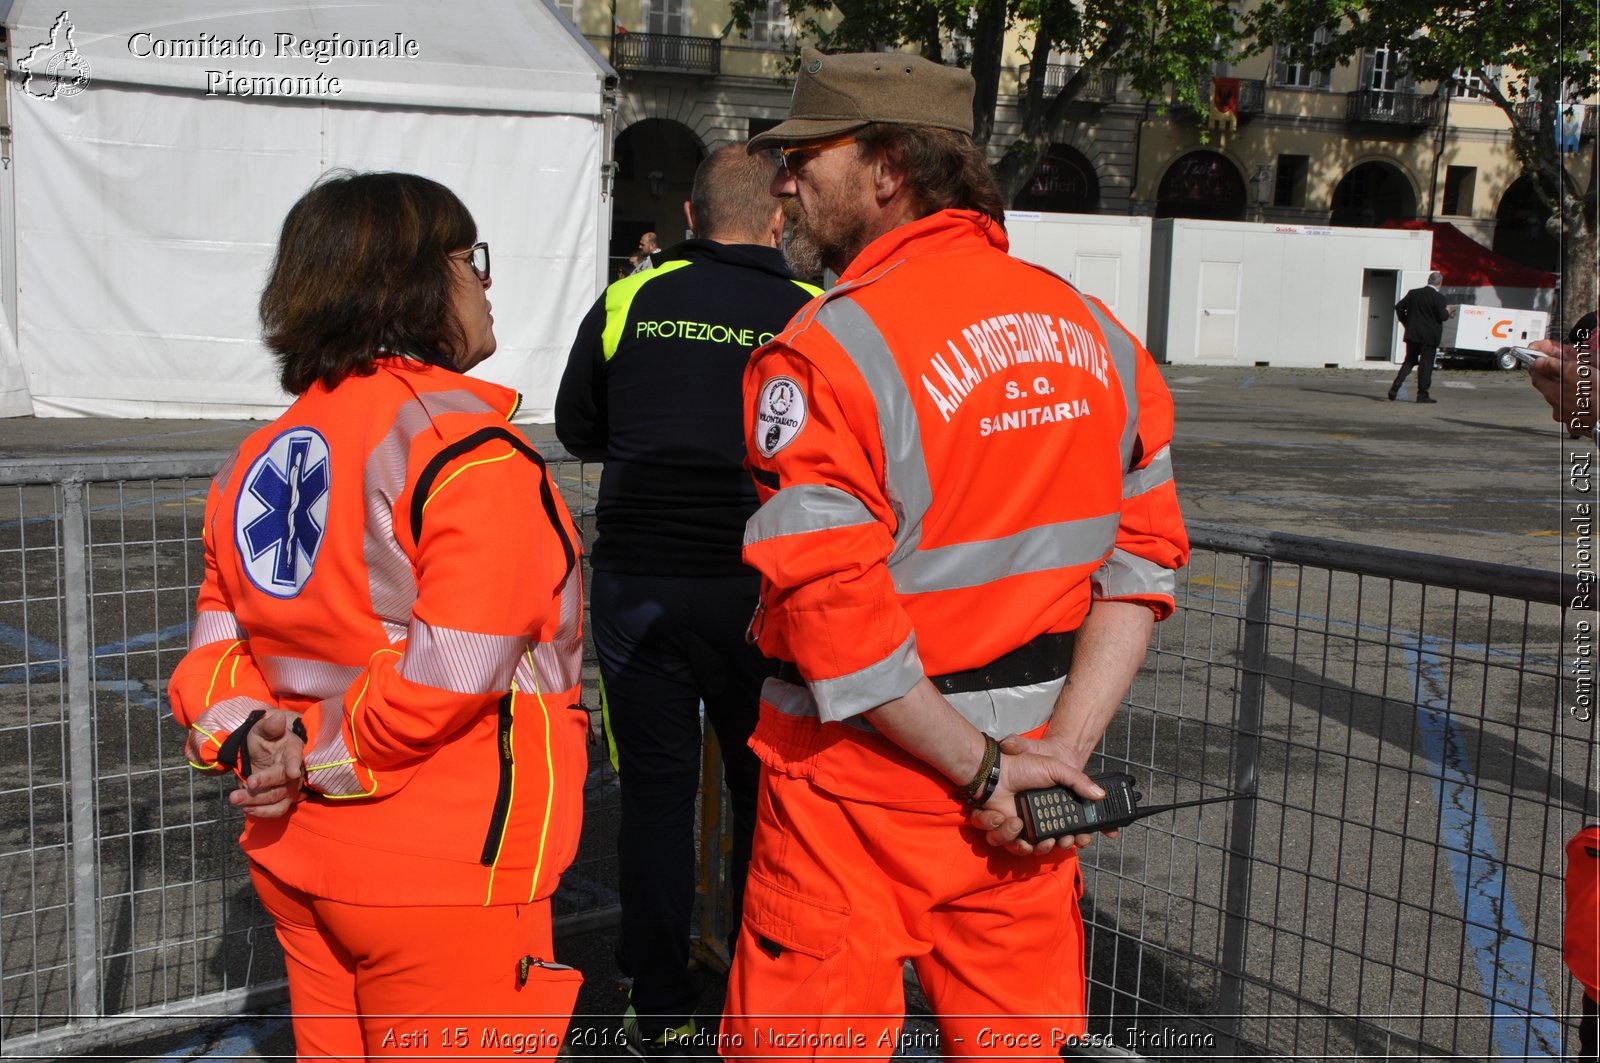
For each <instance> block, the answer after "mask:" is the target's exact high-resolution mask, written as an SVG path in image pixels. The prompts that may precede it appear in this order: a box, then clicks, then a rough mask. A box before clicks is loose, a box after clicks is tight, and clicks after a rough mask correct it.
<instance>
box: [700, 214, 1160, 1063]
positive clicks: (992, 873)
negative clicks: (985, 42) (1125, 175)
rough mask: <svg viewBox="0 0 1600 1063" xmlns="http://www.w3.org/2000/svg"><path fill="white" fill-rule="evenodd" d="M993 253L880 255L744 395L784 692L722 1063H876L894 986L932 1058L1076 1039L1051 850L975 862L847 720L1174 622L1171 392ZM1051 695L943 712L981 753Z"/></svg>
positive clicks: (959, 221) (944, 787)
mask: <svg viewBox="0 0 1600 1063" xmlns="http://www.w3.org/2000/svg"><path fill="white" fill-rule="evenodd" d="M1006 249H1007V242H1006V238H1005V234H1004V233H1003V232H1002V231H1000V229H999V228H998V227H997V226H995V225H993V224H992V223H990V222H989V221H988V220H987V219H985V218H983V217H982V216H981V215H978V214H975V213H972V212H966V211H942V212H939V213H936V214H933V215H931V216H929V217H926V218H923V219H921V220H919V221H916V222H913V223H910V224H907V225H903V226H901V227H899V228H897V229H894V230H893V231H891V232H889V233H887V234H885V235H883V236H881V237H879V238H878V239H877V240H876V241H874V242H873V243H872V244H870V245H869V246H868V247H867V248H866V249H865V250H864V251H863V252H862V253H861V254H860V255H859V256H858V257H857V258H856V260H855V261H854V262H853V263H852V264H851V265H850V267H849V269H848V270H847V271H846V273H845V274H844V275H843V276H842V277H841V278H840V281H839V284H838V286H837V287H835V288H834V289H833V290H832V291H830V292H829V293H828V294H827V295H825V296H823V297H821V298H819V299H817V300H814V301H813V302H812V303H810V304H809V305H808V306H807V307H806V308H805V309H804V310H802V311H801V312H800V314H799V315H797V317H796V318H795V320H794V321H792V322H791V323H790V326H789V328H788V329H786V330H785V331H784V333H782V334H781V335H780V336H778V337H777V338H776V339H774V340H773V341H772V342H771V343H770V344H768V345H766V346H765V347H763V348H761V349H760V350H758V351H757V352H756V353H755V355H754V356H753V357H752V360H751V364H750V366H749V368H748V370H747V371H746V375H745V402H746V429H747V433H748V438H747V443H748V449H749V459H750V464H751V468H752V471H753V473H754V475H755V478H756V482H757V486H758V489H759V491H760V494H761V498H762V502H763V505H762V508H761V510H760V511H759V512H758V513H757V514H756V516H755V517H754V518H752V520H751V521H750V524H749V526H748V528H747V530H746V535H745V550H744V556H745V560H746V562H747V563H748V564H750V565H752V566H754V567H755V568H757V569H758V570H759V571H760V572H761V574H762V577H763V586H762V603H763V608H762V611H761V612H759V613H758V614H757V616H756V618H755V621H754V623H753V625H752V630H753V632H754V633H755V634H756V636H757V637H758V640H759V645H760V647H761V649H762V651H763V652H765V653H766V654H768V655H769V656H772V657H776V658H779V659H781V660H784V661H787V662H791V666H790V670H789V671H788V673H787V675H784V674H780V677H779V679H777V680H771V681H769V682H768V684H767V687H766V690H765V691H764V697H763V704H762V715H761V721H760V724H759V725H758V727H757V730H756V733H755V737H754V739H753V740H752V746H753V747H754V748H755V750H756V752H757V754H758V755H759V756H760V757H761V758H762V761H763V763H764V764H765V766H766V769H767V770H766V771H765V772H764V774H763V780H762V784H763V785H762V795H761V800H760V803H759V807H758V815H759V817H760V818H759V820H758V826H757V833H756V841H755V856H754V862H753V864H752V867H751V871H750V882H749V887H748V892H747V894H746V899H745V909H744V911H745V921H744V927H743V931H742V936H741V939H740V943H739V946H738V951H737V955H736V961H735V967H734V972H733V976H732V980H731V982H730V986H729V996H728V1006H727V1009H726V1018H725V1020H724V1024H723V1028H722V1034H723V1038H724V1040H723V1046H722V1047H723V1051H724V1052H725V1053H726V1054H727V1055H728V1056H729V1057H730V1058H754V1057H759V1056H763V1055H769V1054H778V1055H793V1056H799V1057H808V1056H811V1055H816V1054H822V1055H827V1054H830V1053H833V1054H838V1053H841V1052H843V1053H848V1054H850V1055H852V1056H853V1057H856V1058H885V1059H886V1058H888V1057H889V1056H890V1055H891V1054H892V1052H893V1049H894V1035H895V1034H897V1032H898V1029H899V1026H900V1022H901V1017H902V1013H903V1010H904V1001H903V998H902V995H901V990H900V966H901V963H902V962H903V961H905V960H908V959H909V960H910V961H911V962H912V963H913V964H914V965H915V967H916V970H917V973H918V975H919V977H920V979H921V984H922V986H923V989H924V991H925V992H926V993H927V994H928V996H929V999H930V1002H931V1003H932V1004H933V1006H934V1009H935V1011H936V1012H938V1014H939V1016H940V1019H939V1023H940V1029H941V1033H942V1035H943V1051H944V1053H945V1055H946V1056H952V1055H967V1054H975V1055H984V1056H992V1055H997V1054H998V1055H1006V1054H1012V1055H1023V1056H1028V1055H1031V1056H1038V1055H1040V1054H1045V1055H1053V1054H1055V1053H1056V1052H1058V1051H1059V1050H1060V1048H1061V1046H1062V1044H1063V1042H1064V1041H1065V1039H1066V1038H1068V1037H1071V1036H1074V1035H1078V1034H1081V1033H1082V1032H1083V1031H1084V1014H1083V1013H1084V972H1083V936H1082V922H1081V917H1080V915H1079V912H1078V899H1079V895H1080V893H1081V881H1080V878H1079V875H1078V868H1077V859H1076V857H1075V855H1074V854H1073V852H1072V850H1071V848H1070V847H1068V848H1058V849H1057V850H1056V851H1055V852H1053V853H1051V854H1049V855H1046V856H1043V857H1040V856H1028V857H1017V856H1012V855H1011V854H1008V853H1006V852H1004V851H1001V850H997V849H992V848H990V847H989V846H988V845H987V844H986V843H985V842H984V840H983V838H982V835H981V833H980V832H978V831H976V830H975V829H974V828H972V827H971V826H970V825H968V820H967V810H966V809H965V808H964V806H963V805H962V803H961V802H960V801H958V800H957V799H956V797H955V796H953V794H952V789H953V787H952V785H951V783H950V782H949V780H947V779H945V778H944V777H943V776H942V775H940V774H939V773H938V772H936V771H934V770H933V769H931V768H930V767H929V766H928V765H927V764H925V763H923V762H922V761H920V760H919V759H917V758H915V757H913V756H911V755H910V754H908V753H906V752H904V751H903V750H901V749H900V748H899V747H898V746H897V745H895V744H894V743H892V742H890V741H889V740H888V739H886V738H885V737H883V736H882V735H879V734H877V733H876V732H875V731H874V730H873V729H872V728H871V726H870V724H868V723H867V722H866V721H865V720H863V719H862V718H861V714H862V713H864V712H866V711H868V710H870V709H872V708H875V707H876V706H878V705H881V704H884V703H885V702H888V701H891V700H893V699H895V698H898V697H900V696H902V695H904V694H905V693H906V692H907V691H908V690H910V688H911V687H912V686H913V685H914V684H916V683H917V682H918V681H919V680H921V678H922V677H923V676H924V675H928V676H947V675H949V674H950V673H962V672H967V671H968V670H973V669H978V670H980V671H979V674H980V675H982V669H983V668H984V667H985V666H986V665H988V664H990V663H991V662H998V659H1000V658H1003V657H1005V656H1006V655H1007V654H1010V653H1012V652H1013V651H1018V650H1019V648H1027V647H1030V646H1036V645H1038V643H1036V642H1035V640H1037V639H1039V637H1040V636H1045V635H1049V634H1051V633H1059V632H1070V631H1073V630H1074V629H1076V628H1077V627H1078V625H1079V624H1080V623H1081V622H1082V621H1083V619H1084V617H1085V616H1086V615H1087V613H1088V612H1089V609H1090V607H1091V604H1092V603H1093V602H1094V601H1105V600H1115V601H1123V602H1136V603H1141V604H1144V605H1147V606H1149V607H1150V608H1151V609H1152V610H1153V611H1154V612H1155V613H1156V615H1157V617H1158V618H1160V617H1164V616H1165V615H1167V614H1168V613H1169V612H1170V611H1171V609H1172V606H1173V601H1172V592H1173V586H1174V575H1173V572H1174V570H1175V569H1176V568H1178V567H1179V566H1181V565H1182V564H1183V563H1184V562H1185V561H1186V560H1187V556H1188V540H1187V536H1186V535H1185V533H1184V529H1183V523H1182V519H1181V517H1180V515H1179V512H1178V505H1177V496H1176V492H1175V489H1174V487H1173V483H1172V473H1171V464H1170V459H1169V453H1168V444H1169V441H1170V437H1171V433H1172V404H1171V399H1170V396H1169V395H1168V393H1167V390H1166V387H1165V385H1164V384H1163V382H1162V380H1161V378H1160V376H1159V374H1158V372H1157V370H1156V367H1155V365H1154V363H1153V361H1152V359H1151V358H1150V356H1149V354H1148V353H1147V352H1146V351H1145V350H1144V349H1143V348H1142V347H1141V346H1140V345H1139V344H1138V343H1137V341H1135V340H1134V339H1133V338H1132V336H1130V335H1129V334H1128V333H1127V332H1126V331H1125V330H1124V329H1122V327H1121V326H1120V325H1118V324H1117V323H1116V322H1115V320H1114V319H1113V318H1112V317H1111V315H1110V314H1109V313H1108V312H1107V311H1106V310H1105V309H1104V307H1102V306H1100V305H1099V304H1098V303H1095V302H1094V301H1092V300H1088V299H1085V298H1083V297H1081V296H1080V295H1079V294H1078V293H1077V292H1076V291H1075V290H1073V289H1072V288H1071V287H1070V286H1069V285H1067V284H1065V283H1064V282H1062V281H1061V280H1059V279H1058V278H1056V277H1054V276H1052V275H1050V274H1049V273H1047V272H1045V271H1043V270H1040V269H1038V268H1036V267H1033V266H1029V265H1027V264H1025V263H1022V262H1019V261H1017V260H1016V259H1013V258H1011V257H1010V256H1009V255H1008V254H1006ZM1064 674H1065V664H1064V662H1063V663H1062V664H1061V667H1060V668H1059V669H1058V670H1056V671H1054V672H1052V673H1051V676H1052V678H1053V681H1051V682H1033V683H1027V682H1019V683H1016V684H1015V685H1007V684H1006V683H1000V684H999V688H991V689H979V690H975V691H974V690H967V691H964V692H956V693H950V694H948V698H949V700H950V702H951V704H952V705H953V706H954V707H955V708H956V709H957V711H959V712H960V713H961V714H962V715H963V716H965V717H966V718H967V719H968V720H969V722H972V723H973V724H974V726H976V727H977V728H978V729H979V730H982V731H985V732H987V733H989V734H990V735H992V736H993V737H996V738H1000V737H1003V736H1006V735H1009V734H1030V735H1036V734H1038V733H1039V732H1040V731H1041V730H1042V728H1043V726H1044V724H1045V723H1046V722H1047V721H1048V719H1049V716H1050V712H1051V708H1052V706H1053V705H1054V702H1055V696H1056V693H1057V692H1058V691H1059V690H1060V688H1061V682H1062V681H1061V679H1060V678H1059V677H1060V676H1062V675H1064ZM968 678H969V679H970V678H971V677H970V676H969V677H968Z"/></svg>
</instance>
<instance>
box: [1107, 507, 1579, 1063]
mask: <svg viewBox="0 0 1600 1063" xmlns="http://www.w3.org/2000/svg"><path fill="white" fill-rule="evenodd" d="M1191 535H1192V537H1193V538H1194V540H1195V543H1196V545H1197V549H1196V551H1195V556H1194V558H1193V559H1192V561H1191V563H1190V565H1189V567H1188V569H1187V570H1186V571H1185V572H1184V573H1183V574H1182V575H1181V576H1180V589H1179V602H1178V610H1177V613H1176V614H1175V615H1174V616H1173V617H1172V618H1170V619H1169V620H1168V621H1167V622H1165V623H1163V624H1160V625H1158V626H1157V628H1156V632H1155V635H1154V639H1153V643H1152V650H1151V654H1150V657H1149V660H1148V661H1147V664H1146V667H1145V669H1144V670H1143V672H1142V673H1141V674H1140V676H1139V678H1138V680H1137V681H1136V683H1135V685H1134V689H1133V691H1132V693H1131V694H1130V698H1129V707H1127V708H1125V709H1124V711H1123V712H1122V713H1120V714H1119V715H1118V717H1117V719H1116V721H1115V722H1114V723H1113V725H1112V727H1111V729H1110V731H1109V732H1108V733H1107V735H1106V738H1105V741H1104V743H1103V744H1102V747H1101V753H1102V755H1103V756H1104V757H1105V758H1106V761H1107V762H1108V765H1110V766H1118V767H1120V766H1127V767H1128V769H1129V770H1131V771H1132V772H1133V773H1134V774H1135V775H1136V776H1137V777H1139V778H1141V780H1143V779H1149V780H1150V784H1149V785H1147V786H1142V787H1141V789H1143V790H1144V791H1145V793H1146V796H1147V800H1148V801H1150V802H1151V803H1160V802H1168V801H1181V800H1187V799H1192V798H1196V797H1201V796H1211V795H1218V794H1223V793H1229V792H1233V793H1249V794H1254V795H1255V797H1254V799H1253V800H1248V801H1237V802H1233V803H1231V804H1214V805H1209V806H1206V807H1203V808H1198V809H1193V810H1189V811H1181V812H1175V813H1172V814H1171V815H1170V816H1163V817H1160V818H1157V819H1152V820H1146V821H1144V822H1143V823H1141V824H1138V825H1135V826H1133V827H1130V828H1128V829H1127V830H1125V831H1124V832H1123V837H1122V839H1121V840H1120V841H1118V842H1112V843H1099V844H1097V845H1095V846H1094V847H1093V848H1091V849H1090V850H1088V851H1087V852H1086V854H1085V873H1084V878H1085V896H1086V898H1087V902H1088V906H1089V907H1090V908H1091V909H1092V910H1090V911H1087V912H1086V918H1087V919H1088V920H1089V922H1090V923H1091V927H1090V930H1089V936H1090V964H1089V966H1090V976H1091V992H1090V1008H1089V1011H1090V1014H1091V1016H1104V1017H1108V1020H1101V1021H1102V1022H1107V1021H1108V1024H1107V1025H1106V1026H1102V1027H1101V1028H1102V1029H1108V1030H1109V1032H1110V1033H1111V1034H1112V1035H1113V1036H1114V1037H1115V1038H1116V1043H1117V1044H1118V1045H1120V1046H1121V1047H1123V1048H1127V1049H1132V1050H1133V1051H1136V1052H1139V1053H1140V1054H1142V1055H1145V1056H1150V1057H1162V1058H1216V1057H1227V1058H1241V1057H1247V1056H1254V1055H1262V1056H1268V1057H1273V1058H1295V1059H1307V1058H1315V1059H1372V1058H1404V1059H1419V1058H1420V1059H1474V1060H1483V1059H1490V1058H1495V1059H1559V1058H1561V1056H1562V1041H1563V1037H1564V1035H1565V1030H1564V1029H1563V1026H1564V1025H1571V1024H1570V1023H1566V1022H1565V1015H1566V1014H1568V1013H1571V1012H1572V1011H1574V1010H1575V1004H1576V1001H1577V999H1578V998H1577V996H1576V995H1575V994H1574V991H1573V989H1572V988H1571V986H1572V981H1571V979H1570V978H1569V977H1568V975H1567V972H1566V970H1565V969H1564V967H1563V965H1562V960H1561V951H1560V944H1561V925H1562V914H1563V911H1562V909H1563V892H1562V878H1563V862H1564V856H1563V845H1564V843H1565V841H1566V839H1567V837H1568V836H1569V835H1571V834H1572V833H1573V831H1574V830H1575V829H1576V828H1577V826H1578V825H1580V823H1581V821H1582V819H1583V817H1584V816H1585V815H1588V816H1589V817H1590V818H1593V815H1594V807H1595V805H1594V802H1595V797H1594V794H1595V783H1596V778H1595V774H1596V772H1595V762H1594V752H1593V750H1594V746H1593V737H1594V734H1593V728H1594V724H1593V722H1592V721H1591V720H1579V719H1578V718H1577V717H1576V716H1575V715H1574V714H1572V713H1571V712H1569V708H1571V707H1573V706H1575V705H1578V704H1579V703H1580V699H1578V698H1577V697H1576V695H1575V691H1574V689H1573V687H1574V678H1573V675H1572V672H1573V671H1574V669H1570V668H1567V667H1566V664H1567V663H1570V662H1565V661H1564V658H1563V627H1564V618H1563V609H1562V606H1563V603H1564V601H1566V600H1569V599H1563V596H1562V595H1563V590H1562V587H1561V586H1560V580H1559V578H1558V577H1557V576H1554V575H1549V574H1545V573H1540V572H1533V571H1529V570H1525V569H1514V568H1507V567H1504V566H1497V565H1482V564H1474V563H1468V562H1461V561H1454V560H1451V559H1447V558H1436V557H1432V556H1429V555H1422V554H1414V553H1406V552H1401V551H1394V550H1381V549H1375V548H1368V547H1357V546H1352V545H1349V544H1344V543H1336V542H1329V541H1327V540H1317V539H1309V538H1303V537H1298V536H1291V535H1269V534H1252V533H1246V532H1242V531H1240V530H1238V529H1228V528H1223V527H1220V526H1215V525H1195V526H1192V527H1191ZM1585 715H1586V714H1585ZM1094 1021H1095V1020H1091V1023H1092V1025H1091V1029H1094V1028H1095V1026H1094V1025H1093V1022H1094Z"/></svg>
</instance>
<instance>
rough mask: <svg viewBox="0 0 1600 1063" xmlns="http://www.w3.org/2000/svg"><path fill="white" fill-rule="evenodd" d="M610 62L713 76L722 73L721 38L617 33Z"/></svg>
mask: <svg viewBox="0 0 1600 1063" xmlns="http://www.w3.org/2000/svg"><path fill="white" fill-rule="evenodd" d="M611 65H612V66H614V67H616V68H617V69H618V70H651V71H657V72H666V73H672V74H699V75H702V76H704V77H716V76H717V75H718V74H720V73H722V39H721V38H720V37H682V36H679V35H677V34H675V33H619V34H618V35H617V36H616V37H615V38H613V40H612V46H611Z"/></svg>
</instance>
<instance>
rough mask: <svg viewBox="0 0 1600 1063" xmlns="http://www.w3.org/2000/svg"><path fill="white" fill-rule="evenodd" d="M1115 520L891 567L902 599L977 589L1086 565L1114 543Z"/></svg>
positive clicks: (928, 554)
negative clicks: (1012, 578) (1003, 581)
mask: <svg viewBox="0 0 1600 1063" xmlns="http://www.w3.org/2000/svg"><path fill="white" fill-rule="evenodd" d="M1120 520H1121V517H1120V514H1117V513H1110V514H1107V515H1106V516H1103V517H1085V518H1083V519H1082V520H1068V521H1062V522H1061V523H1059V524H1040V525H1037V526H1035V527H1032V528H1024V529H1023V530H1022V531H1019V532H1014V533H1012V534H1011V535H1007V536H1004V537H1003V538H999V539H983V540H980V541H978V542H971V543H952V544H951V545H949V546H940V547H927V548H924V549H922V550H918V551H917V552H916V553H915V554H912V555H911V556H910V557H907V558H905V559H904V560H902V561H900V562H899V563H897V564H895V565H893V566H892V568H891V571H892V572H893V574H894V585H895V589H896V590H898V591H899V592H900V593H902V594H925V593H927V592H929V591H950V590H959V589H961V588H963V587H981V586H983V585H984V584H987V583H994V582H995V581H997V580H1002V579H1006V578H1007V577H1010V576H1020V575H1024V574H1026V573H1029V572H1048V571H1050V570H1052V569H1058V568H1071V567H1072V566H1074V565H1092V564H1094V563H1095V562H1097V561H1099V560H1100V559H1101V558H1103V557H1105V556H1106V551H1108V550H1110V549H1111V548H1112V546H1113V544H1115V543H1116V541H1117V525H1118V523H1119V522H1120Z"/></svg>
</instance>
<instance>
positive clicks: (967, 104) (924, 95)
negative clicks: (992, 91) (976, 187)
mask: <svg viewBox="0 0 1600 1063" xmlns="http://www.w3.org/2000/svg"><path fill="white" fill-rule="evenodd" d="M973 91H974V86H973V81H972V75H971V74H968V73H967V72H966V71H965V70H961V69H959V68H958V67H953V66H941V65H940V64H938V63H930V62H929V61H928V60H926V59H924V58H922V57H921V56H919V55H901V54H899V53H896V52H847V53H843V54H840V55H824V54H822V53H821V52H819V51H817V50H816V49H815V48H806V49H805V50H804V51H803V52H802V53H801V55H800V74H799V76H798V77H796V78H795V82H794V99H793V100H792V101H791V102H790V104H789V117H788V118H787V119H786V120H785V121H783V122H780V123H779V124H778V125H776V126H773V127H772V128H771V129H769V130H767V131H766V132H765V133H759V134H757V135H756V136H754V137H752V138H751V139H750V144H749V146H748V148H747V149H746V150H748V151H750V152H752V153H754V152H757V151H765V150H767V149H769V148H781V147H786V146H788V145H789V144H795V143H800V142H803V141H807V140H821V139H823V138H825V137H836V136H843V135H844V134H845V133H849V132H852V131H854V130H857V129H860V128H862V127H863V126H866V125H869V124H871V123H873V122H893V123H895V124H898V125H925V126H936V127H938V128H940V129H954V130H956V131H957V132H961V133H966V134H967V135H968V136H971V135H972V95H973Z"/></svg>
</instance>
